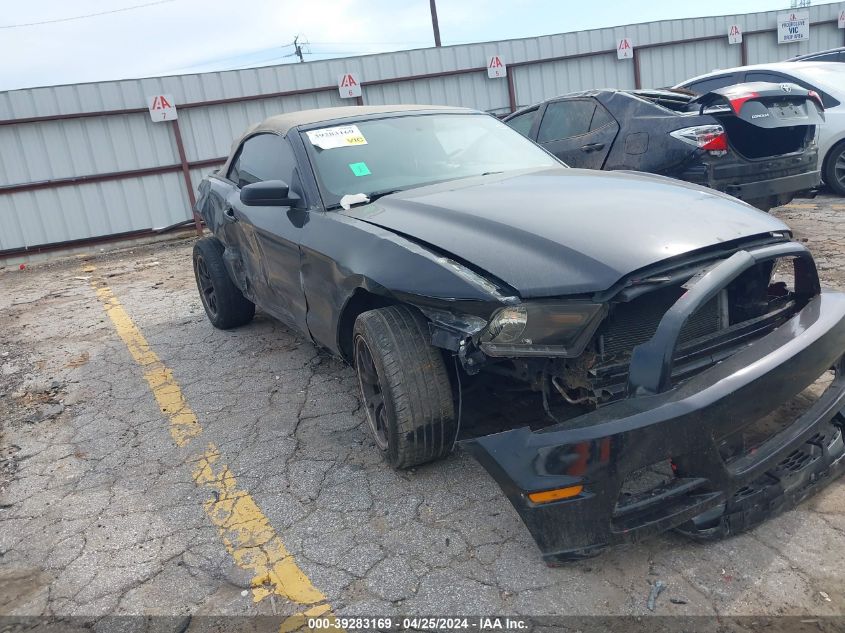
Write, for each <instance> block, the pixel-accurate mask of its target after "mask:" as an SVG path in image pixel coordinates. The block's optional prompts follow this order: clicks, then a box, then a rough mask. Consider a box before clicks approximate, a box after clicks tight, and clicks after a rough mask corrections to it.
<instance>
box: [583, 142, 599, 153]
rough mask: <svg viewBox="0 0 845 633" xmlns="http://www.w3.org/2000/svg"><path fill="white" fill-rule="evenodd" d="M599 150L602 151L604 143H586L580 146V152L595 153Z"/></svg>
mask: <svg viewBox="0 0 845 633" xmlns="http://www.w3.org/2000/svg"><path fill="white" fill-rule="evenodd" d="M600 149H604V143H587V144H586V145H582V146H581V151H582V152H597V151H599V150H600Z"/></svg>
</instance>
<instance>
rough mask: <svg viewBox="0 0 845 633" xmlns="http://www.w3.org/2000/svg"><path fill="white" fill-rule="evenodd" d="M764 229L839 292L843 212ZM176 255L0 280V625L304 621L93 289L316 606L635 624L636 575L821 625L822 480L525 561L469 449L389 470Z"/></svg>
mask: <svg viewBox="0 0 845 633" xmlns="http://www.w3.org/2000/svg"><path fill="white" fill-rule="evenodd" d="M775 214H776V215H778V216H780V217H781V218H783V219H784V220H785V221H786V222H787V223H788V224H790V225H791V226H792V227H793V229H794V230H795V232H796V235H797V236H798V237H799V238H803V239H806V240H807V242H808V246H809V247H810V248H811V250H812V251H813V253H814V255H815V256H816V259H817V263H818V265H819V270H820V275H821V277H822V281H823V283H824V284H825V285H828V286H832V287H836V288H839V289H845V266H843V264H845V200H843V199H841V198H834V197H820V198H817V199H816V200H797V201H795V202H794V203H793V204H791V205H788V206H787V207H782V208H780V209H778V210H776V211H775ZM192 244H193V240H192V239H176V240H171V241H168V242H163V243H158V244H155V245H149V246H144V247H134V248H129V249H126V248H124V249H122V250H118V251H114V252H107V253H97V254H93V255H91V256H86V257H84V258H83V257H73V258H68V259H64V260H61V261H57V262H54V263H45V264H36V265H32V266H29V267H28V268H27V269H26V270H23V271H21V270H18V268H17V267H14V268H12V267H10V268H7V269H4V270H0V287H2V293H0V323H2V327H0V354H2V356H0V420H1V421H2V438H0V614H3V615H52V616H71V615H82V616H87V617H94V618H96V617H99V616H103V615H106V614H145V615H154V614H159V615H177V616H178V615H188V614H190V615H202V614H207V615H225V614H234V615H250V614H281V615H291V614H296V613H302V612H303V610H304V609H306V608H308V607H307V603H308V601H299V602H297V600H291V599H288V598H285V597H284V596H283V595H281V594H278V593H275V594H274V593H273V592H269V593H267V592H265V593H263V594H261V593H260V592H259V591H258V590H257V588H256V582H255V574H254V569H251V568H249V567H248V566H245V565H244V564H243V560H241V558H239V556H238V555H233V553H232V551H233V550H235V551H236V548H234V547H233V546H232V543H231V542H229V541H228V540H227V539H230V538H231V537H230V536H226V534H225V533H224V532H223V531H222V528H220V527H219V525H216V524H215V522H214V520H213V515H212V514H211V513H212V511H213V504H214V503H215V502H216V501H219V496H220V493H219V492H218V491H217V489H210V488H208V487H203V486H202V485H199V480H198V478H197V475H196V474H195V473H196V470H197V460H198V459H199V458H198V457H197V450H190V449H189V448H188V447H186V446H179V445H177V443H176V442H174V438H173V437H172V436H171V432H170V428H169V421H168V416H167V414H166V413H163V411H162V407H161V406H160V404H159V402H157V400H156V396H155V395H154V393H153V391H151V387H150V384H148V381H147V380H145V374H144V369H143V367H142V366H141V365H139V363H138V362H135V360H133V356H132V355H131V354H130V349H128V348H127V345H126V344H125V343H124V341H123V340H121V338H120V336H119V335H118V332H117V331H116V328H115V324H114V323H113V320H112V319H111V318H110V316H109V314H107V313H106V311H105V310H104V307H103V302H102V301H101V299H100V298H98V294H97V290H96V283H97V282H98V283H105V284H107V286H108V288H109V289H110V291H111V293H112V294H113V296H114V297H115V298H116V300H117V301H119V302H120V304H121V305H122V306H123V309H124V310H125V311H126V313H127V314H128V316H129V317H130V318H131V320H132V322H133V323H134V325H135V326H136V327H137V329H138V330H139V331H140V332H141V333H142V334H143V337H144V338H145V339H146V341H147V342H148V344H149V348H150V349H151V350H152V351H153V352H154V353H155V354H156V355H157V358H158V359H160V362H161V363H163V365H164V366H166V368H167V369H169V370H170V372H172V379H173V381H174V384H176V385H178V388H179V389H180V390H181V394H182V396H183V398H184V401H185V402H186V403H187V405H189V406H190V408H191V410H192V411H193V413H194V414H195V416H196V420H197V422H198V423H199V424H200V425H201V428H202V440H201V441H199V443H198V445H197V446H194V447H193V448H194V449H197V448H199V449H200V450H199V452H200V453H202V451H203V450H204V449H205V446H207V445H209V444H212V445H213V446H214V447H216V449H217V451H218V452H219V456H220V459H221V460H224V461H225V464H226V466H227V467H228V470H229V471H230V473H231V475H232V477H234V478H235V479H236V481H237V486H238V487H239V490H241V491H243V494H244V495H245V496H248V497H249V498H250V499H252V500H253V501H254V503H255V505H256V511H257V512H258V513H259V514H260V515H261V516H263V517H264V518H266V526H265V527H264V528H262V529H266V531H268V532H271V533H272V534H273V537H274V538H275V537H277V538H278V539H280V541H281V543H283V546H284V549H285V550H286V552H287V553H286V554H285V555H284V556H285V557H287V558H286V559H285V560H289V562H290V563H295V565H296V567H297V568H298V569H299V570H301V572H302V573H303V575H304V576H305V577H306V582H308V583H310V584H311V585H312V586H313V588H315V589H316V590H317V591H318V592H319V593H320V594H322V596H324V597H325V601H324V602H325V605H330V608H331V610H332V612H333V613H335V614H338V615H353V614H362V615H370V616H373V615H413V614H426V615H438V614H443V615H455V614H493V613H495V614H517V615H519V614H521V615H535V616H536V615H543V614H569V615H593V614H601V615H608V614H624V615H645V614H649V613H652V612H651V611H650V610H649V609H648V607H647V600H648V597H649V594H650V593H651V589H652V586H653V585H654V583H656V582H657V581H658V580H659V581H662V582H664V583H666V588H665V590H664V591H663V592H662V593H660V595H659V597H658V598H657V599H656V604H655V611H654V613H658V614H674V615H713V614H718V615H746V614H752V615H779V614H791V615H813V616H825V615H842V614H843V610H845V566H843V565H842V554H841V551H842V543H843V533H845V486H843V482H842V481H837V482H834V483H833V484H831V485H830V486H829V487H827V488H826V489H825V490H824V491H822V492H821V493H819V494H818V495H816V496H815V497H813V498H812V499H810V500H808V501H807V502H805V503H803V504H801V505H800V506H799V507H798V508H797V509H795V510H793V511H790V512H787V513H785V514H783V515H781V516H779V517H777V518H775V519H773V520H770V521H768V522H767V523H766V524H764V525H762V526H760V527H758V528H757V529H755V530H753V531H752V532H750V533H747V534H744V535H740V536H737V537H734V538H731V539H728V540H725V541H721V542H716V543H709V544H699V543H694V542H691V541H689V540H686V539H684V538H682V537H680V536H676V535H674V534H667V535H664V536H661V537H658V538H655V539H652V540H649V541H647V542H644V543H641V544H638V545H634V546H625V547H618V548H614V549H611V550H609V551H607V552H606V553H604V554H603V555H601V556H600V557H598V558H594V559H591V560H587V561H583V562H578V563H573V564H569V565H566V566H563V567H559V568H548V567H546V566H545V565H544V564H543V562H542V560H541V558H540V555H539V552H538V550H537V548H536V546H535V545H534V542H533V541H532V539H531V537H530V536H529V534H528V532H527V530H526V529H525V528H524V526H523V525H522V523H521V522H520V520H519V518H518V517H517V515H516V513H515V511H514V510H513V509H512V508H511V506H510V504H509V503H508V501H507V500H506V499H505V497H504V496H503V495H502V494H501V492H500V491H499V489H498V487H497V486H496V484H495V483H494V482H493V480H492V479H491V478H490V477H489V476H488V475H487V474H486V472H485V471H484V470H483V469H482V468H481V467H480V466H479V465H478V464H477V463H476V462H475V461H474V460H473V459H472V458H471V457H470V456H469V455H467V454H464V453H461V452H458V453H455V454H453V455H451V456H450V457H449V458H447V459H445V460H443V461H440V462H437V463H434V464H431V465H427V466H425V467H422V468H418V469H416V470H412V471H408V472H396V471H393V470H391V469H390V468H389V467H388V466H387V465H386V464H384V463H383V462H382V460H381V458H380V456H379V454H378V452H377V450H376V448H375V446H374V444H373V442H372V441H371V439H370V437H369V435H368V430H367V427H366V423H365V421H364V414H363V412H362V410H361V409H360V407H359V402H358V397H357V386H356V381H355V376H354V373H353V371H352V370H351V369H350V368H349V367H347V366H345V365H344V364H343V363H341V362H340V361H338V360H336V359H333V358H332V357H331V356H329V355H328V354H326V353H325V352H323V351H320V350H318V349H316V348H315V347H314V346H313V345H312V344H311V343H309V342H307V341H305V340H304V339H302V338H300V337H299V336H297V335H296V334H295V333H293V332H292V331H290V330H288V329H287V328H286V327H284V326H283V325H281V324H279V323H276V322H274V321H272V320H271V319H269V318H268V317H266V316H264V315H262V314H261V313H259V314H258V315H257V317H256V319H255V321H254V322H253V323H252V324H250V325H248V326H246V327H243V328H240V329H238V330H233V331H227V332H223V331H219V330H216V329H214V328H213V327H212V326H211V325H210V324H209V323H208V321H207V319H206V317H205V314H204V312H203V310H202V307H201V304H200V301H199V297H198V295H197V291H196V287H195V285H194V279H193V272H192V270H191V261H190V252H191V247H192ZM92 267H94V268H93V270H92ZM86 271H87V272H86ZM92 284H93V285H92ZM193 443H194V442H193V441H192V442H191V443H190V444H193ZM209 504H211V505H209ZM262 525H264V524H262ZM268 582H269V581H268ZM304 605H305V606H304ZM325 608H329V607H328V606H326V607H325Z"/></svg>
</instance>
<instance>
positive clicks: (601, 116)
mask: <svg viewBox="0 0 845 633" xmlns="http://www.w3.org/2000/svg"><path fill="white" fill-rule="evenodd" d="M615 122H616V119H614V118H613V117H612V116H610V112H608V111H607V110H605V109H604V106H603V105H600V104H597V105H596V111H595V113H594V114H593V122H592V123H590V131H591V132H592V131H593V130H598V129H599V128H603V127H604V126H605V125H610V124H611V123H615Z"/></svg>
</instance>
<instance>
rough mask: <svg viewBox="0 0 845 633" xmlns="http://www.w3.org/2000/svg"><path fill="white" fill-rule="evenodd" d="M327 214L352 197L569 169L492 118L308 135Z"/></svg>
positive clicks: (435, 117) (331, 128) (339, 128)
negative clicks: (509, 173) (471, 178)
mask: <svg viewBox="0 0 845 633" xmlns="http://www.w3.org/2000/svg"><path fill="white" fill-rule="evenodd" d="M302 136H303V141H304V142H305V145H306V147H307V148H308V152H309V154H310V156H311V163H312V165H313V167H314V171H315V172H316V174H317V179H318V181H319V182H320V186H321V188H322V189H323V198H324V202H325V204H326V206H327V207H333V206H336V205H337V204H338V203H339V202H340V200H341V198H343V196H346V195H355V194H359V193H362V194H366V195H370V196H371V197H373V198H374V197H375V196H374V195H372V194H382V195H383V194H385V193H388V192H391V193H392V192H395V191H399V190H403V189H408V188H411V187H418V186H421V185H426V184H432V183H436V182H443V181H446V180H454V179H457V178H465V177H468V176H481V175H485V174H491V173H500V172H507V171H515V170H521V169H538V168H546V167H562V164H561V163H560V162H559V161H558V160H557V159H555V158H554V157H553V156H551V155H549V154H547V153H546V152H545V151H544V150H542V149H540V148H539V147H538V146H536V145H534V143H532V142H531V141H529V140H527V139H526V138H525V137H523V136H522V135H521V134H519V133H517V132H514V131H513V130H512V129H511V128H509V127H508V126H507V125H505V124H504V123H501V122H499V121H498V120H496V119H495V118H493V117H492V116H489V115H485V114H425V115H419V114H418V115H410V116H397V117H391V118H384V119H371V120H368V121H358V122H356V123H355V124H344V125H331V124H329V125H327V126H325V127H323V128H320V129H316V130H309V131H307V132H302Z"/></svg>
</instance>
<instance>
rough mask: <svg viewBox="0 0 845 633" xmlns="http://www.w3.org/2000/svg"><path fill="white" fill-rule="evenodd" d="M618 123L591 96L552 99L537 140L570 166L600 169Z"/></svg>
mask: <svg viewBox="0 0 845 633" xmlns="http://www.w3.org/2000/svg"><path fill="white" fill-rule="evenodd" d="M618 132H619V124H618V123H617V122H616V120H615V119H614V118H613V117H612V116H611V115H610V113H609V112H608V111H607V110H606V109H605V107H604V106H602V105H601V104H600V103H599V102H598V101H596V100H595V99H593V98H589V97H587V98H579V99H566V100H563V101H553V102H551V103H549V104H548V105H547V106H546V109H545V111H544V112H543V118H542V120H541V121H540V127H539V128H538V130H537V142H538V143H539V144H540V145H542V146H543V147H545V148H546V149H547V150H548V151H550V152H551V153H552V154H554V155H555V156H557V157H558V158H560V159H561V160H562V161H563V162H565V163H566V164H567V165H569V166H570V167H581V168H584V169H601V168H602V167H603V166H604V162H605V160H606V159H607V155H608V153H609V152H610V147H611V145H613V141H614V139H615V138H616V134H617V133H618Z"/></svg>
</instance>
